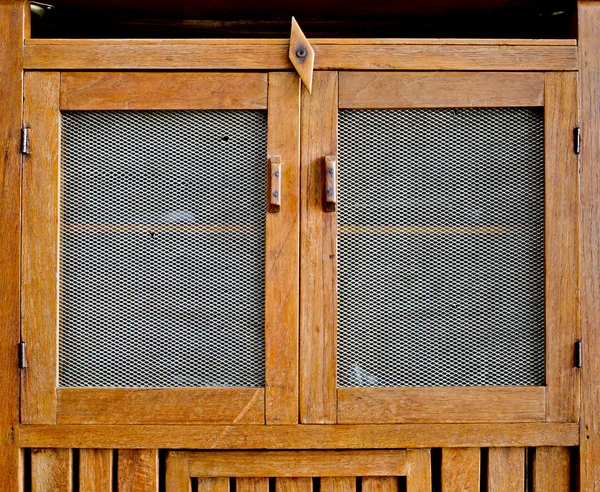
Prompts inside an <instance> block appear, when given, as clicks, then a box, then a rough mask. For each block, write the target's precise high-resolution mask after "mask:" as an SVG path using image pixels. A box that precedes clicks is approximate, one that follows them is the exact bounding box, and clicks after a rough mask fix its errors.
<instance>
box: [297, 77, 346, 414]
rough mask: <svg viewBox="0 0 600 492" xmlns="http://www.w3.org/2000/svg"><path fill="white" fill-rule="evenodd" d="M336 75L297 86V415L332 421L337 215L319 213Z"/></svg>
mask: <svg viewBox="0 0 600 492" xmlns="http://www.w3.org/2000/svg"><path fill="white" fill-rule="evenodd" d="M337 100H338V77H337V73H335V72H319V73H315V75H314V80H313V92H312V94H309V93H308V91H306V90H303V91H302V132H301V140H300V141H301V152H302V157H301V162H302V177H301V188H300V189H301V200H302V202H301V204H302V205H301V207H302V212H301V217H302V220H301V234H300V241H301V242H300V252H301V256H302V263H301V267H300V268H301V273H300V282H301V288H300V292H301V298H300V420H301V422H303V423H305V424H309V423H335V422H336V415H337V408H336V391H335V390H336V345H337V333H336V330H337V319H336V317H337V315H336V308H337V294H336V290H337V285H336V276H337V273H336V272H337V258H336V254H337V251H336V250H337V245H336V227H337V217H336V214H327V213H324V212H323V190H322V183H323V159H324V158H325V156H328V155H332V156H336V155H337V115H338V108H337Z"/></svg>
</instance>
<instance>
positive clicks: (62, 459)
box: [31, 449, 73, 492]
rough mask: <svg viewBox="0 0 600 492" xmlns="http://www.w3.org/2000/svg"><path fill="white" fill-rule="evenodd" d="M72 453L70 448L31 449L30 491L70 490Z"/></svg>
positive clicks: (55, 491)
mask: <svg viewBox="0 0 600 492" xmlns="http://www.w3.org/2000/svg"><path fill="white" fill-rule="evenodd" d="M72 487H73V454H72V452H71V450H70V449H33V450H32V451H31V492H50V491H52V492H71V490H72Z"/></svg>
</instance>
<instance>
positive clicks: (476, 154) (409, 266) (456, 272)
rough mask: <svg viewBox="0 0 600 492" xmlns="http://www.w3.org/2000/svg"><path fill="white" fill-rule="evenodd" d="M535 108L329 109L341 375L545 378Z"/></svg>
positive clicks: (518, 381) (431, 380) (368, 380)
mask: <svg viewBox="0 0 600 492" xmlns="http://www.w3.org/2000/svg"><path fill="white" fill-rule="evenodd" d="M543 130H544V128H543V109H542V108H469V109H410V110H340V112H339V126H338V149H339V150H338V157H339V174H338V186H339V209H338V386H339V387H390V386H396V387H404V386H488V385H489V386H522V385H543V384H544V380H545V366H544V352H545V329H544V309H545V305H544V131H543Z"/></svg>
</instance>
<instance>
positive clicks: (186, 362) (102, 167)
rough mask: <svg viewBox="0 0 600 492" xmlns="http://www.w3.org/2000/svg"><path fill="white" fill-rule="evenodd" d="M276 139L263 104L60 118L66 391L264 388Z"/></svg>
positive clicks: (62, 336) (62, 333)
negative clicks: (271, 151) (271, 141)
mask: <svg viewBox="0 0 600 492" xmlns="http://www.w3.org/2000/svg"><path fill="white" fill-rule="evenodd" d="M266 144H267V115H266V111H79V112H63V113H62V178H61V179H62V197H61V208H62V211H61V246H60V255H61V268H60V322H59V324H60V326H59V347H60V354H59V357H60V361H59V384H60V386H63V387H248V386H251V387H256V386H264V366H265V353H264V258H265V252H264V249H265V246H264V236H265V204H264V193H265V192H264V186H265V185H264V182H265V159H266Z"/></svg>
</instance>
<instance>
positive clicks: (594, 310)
mask: <svg viewBox="0 0 600 492" xmlns="http://www.w3.org/2000/svg"><path fill="white" fill-rule="evenodd" d="M578 19H579V42H580V57H581V58H580V66H579V70H580V71H579V94H580V96H579V108H580V117H581V125H582V135H581V138H582V142H581V156H580V159H581V176H580V179H581V338H582V341H583V346H582V348H583V361H584V363H583V367H582V369H581V378H582V381H581V382H582V388H581V403H582V404H581V420H580V421H581V446H580V448H579V450H580V470H581V471H580V480H581V490H586V491H595V492H597V491H600V332H599V330H598V320H599V319H600V282H598V278H600V247H599V245H600V167H599V166H598V162H599V161H600V140H599V139H598V135H600V109H599V108H598V104H597V102H598V101H600V39H599V35H598V26H600V2H599V1H594V2H592V1H579V2H578Z"/></svg>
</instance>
